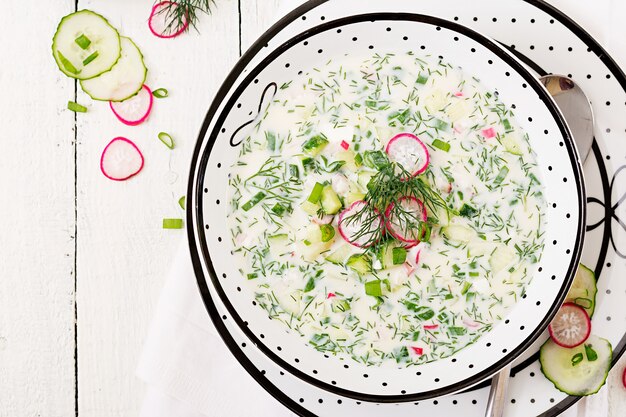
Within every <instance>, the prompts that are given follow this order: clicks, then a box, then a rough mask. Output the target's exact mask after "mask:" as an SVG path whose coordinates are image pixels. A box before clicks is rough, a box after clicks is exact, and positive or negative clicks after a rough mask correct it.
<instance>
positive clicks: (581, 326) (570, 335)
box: [548, 303, 591, 348]
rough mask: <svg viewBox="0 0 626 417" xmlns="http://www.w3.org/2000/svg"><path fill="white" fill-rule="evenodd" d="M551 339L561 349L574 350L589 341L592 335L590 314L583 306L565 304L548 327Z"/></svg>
mask: <svg viewBox="0 0 626 417" xmlns="http://www.w3.org/2000/svg"><path fill="white" fill-rule="evenodd" d="M548 331H549V332H550V337H551V338H552V340H554V343H556V344H557V345H559V346H561V347H566V348H573V347H576V346H578V345H580V344H582V343H584V342H585V340H587V338H588V337H589V334H590V333H591V320H589V314H587V311H585V309H584V308H582V307H581V306H579V305H577V304H574V303H565V304H563V305H562V306H561V308H560V309H559V311H558V313H556V316H555V317H554V319H553V320H552V323H550V325H549V326H548Z"/></svg>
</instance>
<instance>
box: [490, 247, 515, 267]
mask: <svg viewBox="0 0 626 417" xmlns="http://www.w3.org/2000/svg"><path fill="white" fill-rule="evenodd" d="M513 261H515V252H514V251H513V249H511V248H509V247H508V246H504V245H502V246H498V247H497V248H496V250H494V251H493V253H492V254H491V257H490V258H489V265H491V270H492V271H493V273H494V274H496V273H498V272H500V271H502V270H503V269H504V268H506V267H507V266H509V265H510V264H511V263H512V262H513Z"/></svg>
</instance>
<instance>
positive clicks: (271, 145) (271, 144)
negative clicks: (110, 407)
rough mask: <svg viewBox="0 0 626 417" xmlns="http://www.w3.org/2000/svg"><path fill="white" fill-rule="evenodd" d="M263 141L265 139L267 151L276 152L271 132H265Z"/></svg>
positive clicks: (274, 138)
mask: <svg viewBox="0 0 626 417" xmlns="http://www.w3.org/2000/svg"><path fill="white" fill-rule="evenodd" d="M265 139H267V149H268V150H269V151H275V150H276V135H275V134H274V133H272V132H265Z"/></svg>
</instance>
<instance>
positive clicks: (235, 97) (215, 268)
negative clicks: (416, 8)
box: [188, 2, 585, 403]
mask: <svg viewBox="0 0 626 417" xmlns="http://www.w3.org/2000/svg"><path fill="white" fill-rule="evenodd" d="M341 4H342V3H339V2H337V3H335V5H337V7H336V8H334V9H332V10H329V12H332V11H333V10H335V9H340V8H341ZM335 11H337V12H338V15H340V16H341V15H342V13H345V11H341V10H335ZM325 20H326V22H325V23H323V24H321V25H319V26H315V27H313V28H311V29H309V30H307V31H305V32H303V33H301V34H299V35H297V36H295V37H294V38H292V39H290V40H288V41H287V42H285V43H284V44H282V45H280V46H277V47H275V49H274V50H273V51H271V52H270V53H269V54H268V55H267V58H265V59H264V60H263V61H261V62H260V63H259V64H258V65H257V66H255V67H247V68H246V69H245V70H244V71H245V73H246V75H245V76H243V77H239V80H238V82H237V84H236V85H235V86H234V88H233V89H231V91H230V92H228V93H229V94H220V95H219V96H218V98H217V99H216V102H215V103H214V104H213V105H212V107H211V110H210V111H209V114H208V116H207V119H206V120H205V124H204V126H203V130H202V132H201V136H200V141H201V143H200V144H199V146H198V147H197V149H196V151H197V152H196V158H194V166H193V167H192V176H191V180H190V181H191V185H190V186H191V189H192V190H193V192H192V193H190V196H189V198H190V201H191V204H190V208H191V214H192V222H190V223H189V226H188V227H189V228H190V233H192V234H193V238H194V240H195V242H196V243H197V244H198V245H199V247H200V254H201V257H200V258H201V259H202V271H201V274H202V277H201V278H200V277H199V279H206V278H207V277H208V278H209V279H211V280H212V282H213V284H214V285H215V289H216V292H217V293H218V295H219V297H220V298H221V300H222V302H223V303H224V305H225V307H226V309H227V310H228V312H229V315H230V317H231V318H232V320H234V322H235V323H236V324H237V325H239V326H240V327H241V329H242V330H243V331H244V332H245V334H246V336H247V337H248V338H249V339H250V340H251V341H252V343H254V344H255V345H256V346H258V347H259V349H260V350H261V351H262V352H263V353H264V354H265V355H267V356H268V357H269V358H270V359H271V360H273V361H275V362H276V364H278V365H279V366H280V367H281V368H283V369H285V370H286V371H288V372H290V373H292V374H293V375H295V376H297V377H298V378H301V379H303V380H304V381H307V382H309V383H311V384H313V385H315V386H317V387H319V388H322V389H325V390H327V391H329V392H332V393H334V394H337V395H341V396H344V397H350V398H354V399H358V400H363V401H372V402H381V403H382V402H406V401H416V400H422V399H426V398H432V397H436V396H440V395H444V394H447V393H450V392H454V391H458V390H460V389H463V388H466V387H469V386H471V385H473V384H476V383H478V382H480V381H481V380H483V379H485V378H487V377H489V376H490V375H492V374H493V373H494V372H496V371H498V370H499V369H501V368H502V367H503V366H505V365H506V364H508V363H509V362H511V361H512V360H514V359H515V358H516V357H517V356H519V355H520V354H521V353H522V352H523V350H524V349H525V348H527V347H528V346H530V345H531V344H532V342H533V341H534V340H535V339H536V338H537V337H538V336H539V335H540V334H541V333H542V331H543V330H544V329H545V327H546V326H547V324H548V323H549V321H550V319H551V318H552V317H553V315H554V314H555V313H556V310H557V309H558V307H559V306H560V304H561V302H562V301H563V298H564V296H565V292H566V290H567V288H568V286H569V284H570V282H571V278H572V275H573V272H574V270H575V267H576V265H577V263H578V259H579V257H580V252H581V244H582V237H583V236H584V234H583V233H582V230H583V227H584V219H585V205H584V204H583V202H584V200H585V197H584V189H583V184H582V175H581V168H580V164H579V162H578V157H577V154H576V152H575V149H574V146H573V143H572V140H571V137H570V135H569V132H568V130H567V127H566V126H565V123H564V122H563V119H562V116H561V115H560V113H559V112H558V111H557V109H556V107H555V106H554V103H553V102H552V100H551V99H550V97H549V96H548V94H547V93H546V92H545V90H544V89H543V88H542V87H541V86H540V85H539V83H538V82H537V80H536V78H534V77H533V76H532V75H531V74H530V73H529V72H527V71H526V70H525V69H524V68H523V67H522V66H521V65H520V64H519V63H518V62H517V61H515V60H514V59H512V58H511V56H510V55H508V54H507V53H506V52H504V51H503V50H502V49H500V47H499V46H498V45H497V44H495V43H494V42H493V41H491V40H489V39H488V38H485V37H483V36H481V35H479V34H477V33H476V32H473V31H471V30H469V29H467V28H465V27H463V26H460V25H457V24H455V23H452V22H448V21H444V20H441V19H437V18H433V17H428V16H423V15H416V14H398V13H395V14H387V13H375V14H368V15H359V16H351V17H348V18H342V19H338V20H333V18H332V16H330V15H329V14H326V16H325ZM354 39H356V40H354ZM370 46H372V47H373V48H370ZM410 49H415V50H416V51H417V53H424V54H426V53H432V54H434V55H440V56H443V58H444V59H445V60H446V61H449V62H452V63H454V64H456V65H459V66H461V67H463V69H464V70H465V71H466V72H467V73H469V74H472V75H475V76H477V77H479V78H480V79H482V80H483V83H484V84H485V85H486V86H487V88H488V89H490V90H492V91H497V92H498V94H499V97H500V100H501V101H502V102H504V103H505V104H506V105H507V106H508V107H514V108H515V109H516V110H515V112H516V119H517V121H518V123H520V124H521V125H522V127H523V129H524V130H525V131H526V132H527V133H528V134H529V137H530V143H531V146H532V148H533V149H534V151H535V152H536V153H537V155H538V157H537V159H538V163H539V170H540V173H541V177H542V182H543V184H544V186H545V196H546V199H547V201H548V203H549V208H548V211H547V220H546V224H547V226H546V234H545V241H546V242H548V244H547V245H546V247H545V250H544V253H543V256H542V260H541V262H540V263H539V264H537V265H536V266H537V270H536V272H535V276H534V279H533V281H532V282H531V283H530V284H529V286H528V287H527V291H526V295H525V297H524V298H523V299H521V300H520V301H519V302H518V303H517V304H516V305H515V306H514V307H513V308H512V309H511V310H510V312H509V314H508V315H507V317H506V319H505V320H504V321H503V322H502V323H500V324H499V325H497V326H495V327H494V329H493V330H492V331H491V332H489V333H487V334H485V335H484V336H483V337H481V338H480V339H479V340H478V342H476V343H475V344H473V345H470V346H468V347H467V348H465V349H463V350H461V351H460V352H458V353H456V354H455V355H453V356H452V357H449V358H445V359H440V360H438V361H435V362H432V363H428V364H424V365H420V366H419V370H417V368H401V369H397V368H388V367H366V366H364V365H361V364H357V363H356V362H347V361H340V360H338V359H337V358H334V357H325V356H324V355H323V354H322V353H320V352H317V351H316V350H314V349H313V348H311V347H309V346H307V345H306V344H305V342H304V341H303V340H302V339H301V338H300V337H299V336H297V335H293V334H286V333H285V329H284V328H283V327H282V326H281V325H280V324H279V323H277V322H276V321H272V320H270V319H269V318H268V317H267V315H266V314H259V312H261V311H262V310H259V307H258V306H255V305H253V303H252V301H253V300H254V295H253V292H252V290H251V289H249V288H248V287H247V286H246V285H244V284H245V283H244V281H245V278H244V277H242V276H241V273H240V272H239V271H238V266H237V263H236V262H235V261H234V258H233V256H232V255H231V251H232V250H233V249H234V247H233V244H232V242H231V239H230V238H229V236H230V231H229V228H228V223H227V221H226V216H227V214H228V213H227V210H228V204H225V202H227V201H228V174H229V168H228V167H230V166H231V165H233V163H234V162H235V161H236V159H237V157H238V153H239V150H238V148H237V146H238V145H239V143H240V141H241V139H242V138H243V137H245V132H244V130H245V126H247V125H248V124H250V122H251V121H252V120H254V118H255V116H256V114H257V113H258V111H259V108H260V105H259V102H260V101H261V102H263V101H264V100H266V99H267V98H268V94H269V95H271V94H272V93H273V92H275V89H276V87H275V86H276V85H281V84H282V83H283V82H287V81H290V80H292V79H294V78H297V77H299V76H300V75H299V72H300V71H303V72H306V71H307V70H309V69H311V68H313V67H314V66H315V65H316V64H321V63H324V62H325V61H327V60H328V59H329V58H330V57H338V56H343V55H344V54H345V53H346V52H348V51H361V52H362V53H364V54H365V53H367V52H368V51H371V50H374V51H379V52H406V51H407V50H410ZM287 64H289V65H287ZM239 70H241V69H239ZM233 78H234V77H233ZM218 108H219V109H220V110H219V111H217V109H218ZM209 126H211V129H208V128H209ZM242 127H243V129H242ZM220 202H222V204H220ZM552 242H557V243H554V244H552ZM198 272H200V271H198ZM198 272H197V273H198ZM243 354H244V355H245V352H244V353H243ZM240 360H241V358H240ZM345 365H347V367H346V366H345ZM364 375H367V377H364Z"/></svg>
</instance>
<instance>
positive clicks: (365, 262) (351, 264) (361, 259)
mask: <svg viewBox="0 0 626 417" xmlns="http://www.w3.org/2000/svg"><path fill="white" fill-rule="evenodd" d="M346 266H347V267H348V268H350V269H352V270H353V271H354V272H356V273H357V274H359V275H365V274H367V273H368V272H371V271H372V261H371V260H370V258H369V257H368V256H367V255H364V254H359V255H352V256H351V257H349V258H348V261H347V262H346Z"/></svg>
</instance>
